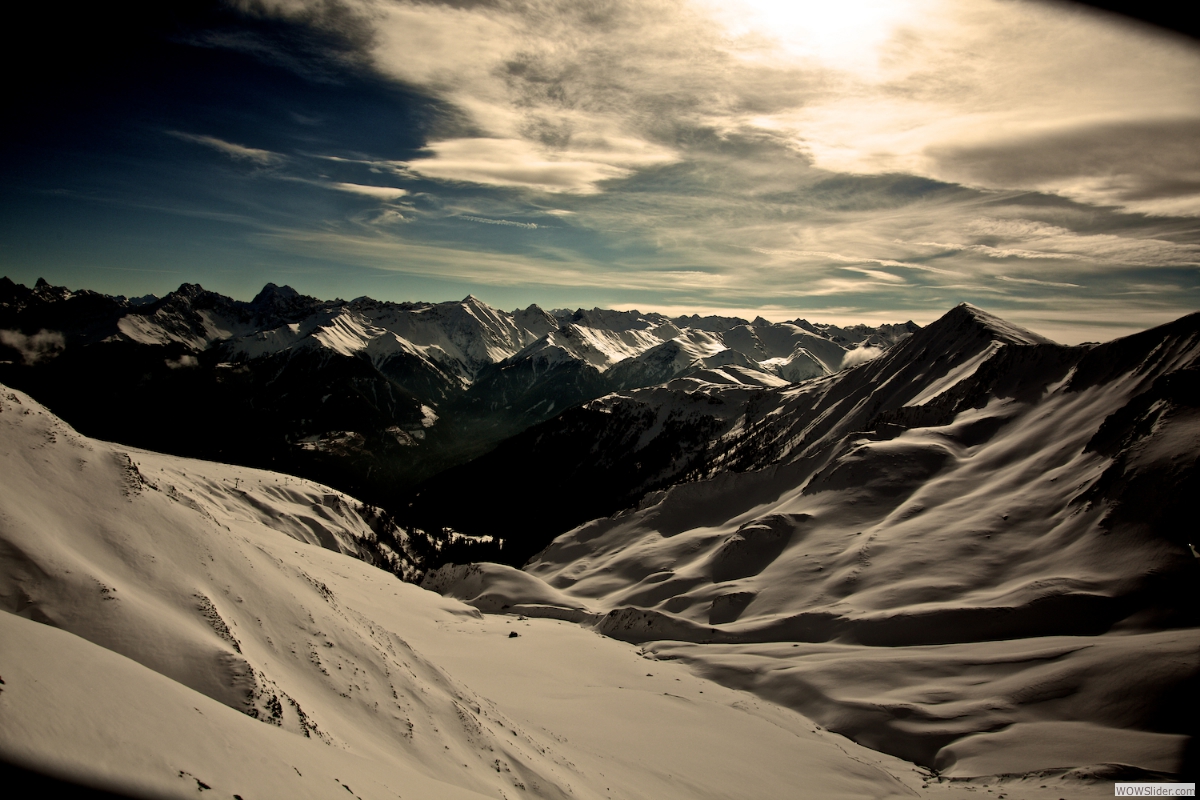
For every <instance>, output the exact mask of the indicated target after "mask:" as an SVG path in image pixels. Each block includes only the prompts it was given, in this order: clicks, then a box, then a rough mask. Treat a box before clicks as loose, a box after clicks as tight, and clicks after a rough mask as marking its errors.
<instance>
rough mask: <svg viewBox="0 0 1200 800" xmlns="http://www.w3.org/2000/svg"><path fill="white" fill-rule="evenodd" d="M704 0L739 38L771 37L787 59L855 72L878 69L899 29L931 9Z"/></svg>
mask: <svg viewBox="0 0 1200 800" xmlns="http://www.w3.org/2000/svg"><path fill="white" fill-rule="evenodd" d="M703 2H704V4H705V5H706V6H707V7H708V8H709V9H711V11H710V13H712V14H714V15H715V16H716V17H717V19H719V20H720V21H721V22H722V24H724V25H725V27H726V28H727V30H728V31H729V33H730V35H731V36H733V37H734V38H735V39H738V40H742V41H746V40H749V41H755V40H757V41H769V42H771V43H773V44H774V48H773V49H774V50H775V51H776V53H777V54H778V56H780V57H782V58H784V59H788V60H799V61H816V62H819V63H821V64H823V65H826V66H831V67H835V68H837V69H843V70H848V71H852V72H872V71H874V70H875V68H876V67H877V65H878V60H879V55H880V51H881V49H882V48H883V46H884V45H885V44H886V43H887V42H888V41H889V40H890V39H891V38H892V37H893V36H894V35H895V33H896V32H897V30H898V29H900V28H901V27H902V26H903V25H904V24H905V22H906V21H915V20H916V19H917V18H918V17H919V16H921V14H922V11H926V12H928V11H930V10H931V4H930V3H929V2H925V1H924V0H840V2H836V3H830V2H825V0H795V1H793V2H788V0H737V2H734V3H726V2H720V3H718V2H713V1H712V0H703ZM760 55H761V54H760Z"/></svg>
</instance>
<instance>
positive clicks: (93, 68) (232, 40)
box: [0, 0, 1200, 342]
mask: <svg viewBox="0 0 1200 800" xmlns="http://www.w3.org/2000/svg"><path fill="white" fill-rule="evenodd" d="M163 5H170V6H172V8H171V10H170V11H160V12H158V14H159V16H157V17H153V18H147V17H139V18H131V17H113V16H112V13H114V12H112V11H111V10H110V9H104V10H95V11H92V12H83V13H84V14H88V13H90V14H91V16H85V17H82V18H80V17H71V16H70V13H68V12H66V11H65V10H64V9H61V8H57V7H53V8H48V9H47V10H45V11H43V12H41V13H42V14H43V16H44V17H45V19H43V20H41V21H40V24H38V25H36V26H31V28H30V29H29V30H28V31H27V32H25V34H23V35H25V36H27V38H28V41H27V42H26V44H27V45H28V48H27V49H26V48H22V49H20V53H21V55H19V56H17V55H13V54H11V53H10V54H9V55H7V56H5V59H6V61H5V67H6V72H7V74H9V75H11V76H16V77H14V78H13V79H12V80H10V81H9V83H10V84H11V85H10V86H8V87H6V90H5V91H6V93H7V105H8V107H9V109H10V110H11V111H12V112H13V117H12V122H11V123H10V124H8V125H7V127H6V128H5V129H4V131H3V133H2V134H0V135H2V137H3V149H2V151H0V203H2V205H3V208H2V213H0V273H3V274H7V275H8V276H9V277H11V278H12V279H14V280H16V281H18V282H22V283H25V284H27V285H30V284H32V283H33V281H34V280H36V279H37V278H38V277H39V276H44V277H46V278H47V279H48V280H50V281H51V283H55V284H65V285H68V286H70V287H72V288H93V289H97V290H100V291H105V292H109V293H113V294H125V295H140V294H145V293H150V292H153V293H156V294H164V293H166V292H168V291H170V290H172V289H174V288H176V287H177V286H178V285H179V284H180V283H182V282H185V281H187V282H197V283H200V284H202V285H203V286H204V287H205V288H209V289H214V290H217V291H221V292H223V293H226V294H230V295H233V296H235V297H240V298H243V299H249V298H250V297H251V296H253V295H254V294H255V292H257V290H258V289H259V288H261V286H262V285H263V284H264V283H265V282H267V281H273V282H275V283H287V284H290V285H292V286H294V287H296V288H297V289H298V290H300V291H302V292H305V293H307V294H313V295H317V296H320V297H326V298H332V297H345V298H350V297H355V296H358V295H363V294H366V295H370V296H372V297H376V298H380V299H387V300H435V301H436V300H448V299H459V298H461V297H463V296H464V295H466V294H468V293H473V294H475V295H476V296H478V297H480V298H481V299H483V300H485V301H487V302H489V303H491V304H492V305H495V306H498V307H502V308H507V309H512V308H516V307H518V306H521V307H523V306H525V305H528V304H529V303H533V302H536V303H538V304H540V305H543V306H545V307H549V308H554V307H578V306H585V307H592V306H604V307H619V308H640V309H642V310H661V311H666V312H669V313H672V312H679V313H682V312H688V313H692V312H700V313H706V312H707V313H731V312H732V313H739V314H743V315H749V316H753V315H754V314H759V313H761V314H762V315H763V316H765V317H767V318H768V319H773V320H783V319H791V318H794V317H796V316H804V317H807V318H809V319H813V320H822V321H838V322H849V321H870V320H879V321H903V320H905V319H910V318H911V319H914V320H916V321H917V322H922V323H924V322H929V321H931V320H932V319H934V318H936V317H937V316H939V315H940V314H941V313H942V312H944V311H945V310H946V309H948V308H949V307H951V306H953V305H955V304H957V303H959V302H963V301H967V302H972V303H975V304H976V305H979V306H981V307H983V308H986V309H989V310H991V311H993V312H995V313H998V314H1000V315H1001V316H1004V317H1006V318H1009V319H1011V320H1013V321H1016V322H1020V323H1022V324H1025V325H1027V326H1029V327H1031V328H1033V329H1035V330H1038V331H1040V332H1042V333H1045V334H1047V335H1049V336H1051V337H1053V338H1056V339H1058V340H1060V341H1063V342H1078V341H1083V340H1088V339H1103V338H1112V337H1113V336H1117V335H1121V334H1124V333H1128V332H1130V331H1132V330H1135V329H1140V328H1143V327H1148V326H1150V325H1153V324H1157V323H1160V322H1164V321H1167V320H1169V319H1173V318H1175V317H1177V316H1180V315H1182V314H1185V313H1188V312H1190V311H1194V310H1196V309H1198V308H1200V279H1198V278H1200V269H1198V268H1200V44H1198V43H1197V41H1196V40H1194V39H1189V38H1186V37H1184V36H1182V35H1179V34H1174V33H1170V32H1167V31H1164V30H1160V29H1156V28H1151V27H1148V26H1143V25H1140V24H1136V23H1133V22H1127V21H1122V20H1121V18H1119V17H1116V16H1113V15H1108V14H1104V13H1102V12H1097V11H1095V10H1092V9H1089V8H1087V7H1085V6H1080V5H1075V4H1067V3H1056V2H1049V1H1048V0H1037V1H1034V0H837V2H831V0H815V1H812V2H809V1H808V0H789V1H788V2H772V0H478V1H476V0H446V1H445V2H439V0H421V1H419V2H407V1H406V0H233V1H232V2H228V3H220V2H211V0H210V1H206V0H181V1H180V2H178V3H173V4H163ZM118 13H120V12H118ZM26 53H35V54H36V55H26ZM64 69H65V70H66V71H65V72H63V70H64ZM59 75H66V77H58V76H59Z"/></svg>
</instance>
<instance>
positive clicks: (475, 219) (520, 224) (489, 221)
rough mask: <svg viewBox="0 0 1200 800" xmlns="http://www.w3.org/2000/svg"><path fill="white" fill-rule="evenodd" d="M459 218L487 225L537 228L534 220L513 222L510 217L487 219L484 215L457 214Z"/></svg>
mask: <svg viewBox="0 0 1200 800" xmlns="http://www.w3.org/2000/svg"><path fill="white" fill-rule="evenodd" d="M458 218H459V219H465V220H467V221H468V222H482V223H485V224H487V225H507V226H509V227H512V228H527V229H529V230H533V231H535V230H537V223H536V222H514V221H513V220H511V219H487V218H486V217H473V216H471V215H470V214H459V216H458Z"/></svg>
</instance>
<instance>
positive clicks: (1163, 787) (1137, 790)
mask: <svg viewBox="0 0 1200 800" xmlns="http://www.w3.org/2000/svg"><path fill="white" fill-rule="evenodd" d="M1113 787H1114V788H1115V789H1116V791H1115V792H1114V794H1115V795H1116V796H1117V797H1195V796H1196V784H1194V783H1115V784H1113Z"/></svg>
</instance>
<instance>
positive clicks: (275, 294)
mask: <svg viewBox="0 0 1200 800" xmlns="http://www.w3.org/2000/svg"><path fill="white" fill-rule="evenodd" d="M299 296H300V293H299V292H297V291H296V290H295V289H293V288H292V287H290V286H288V285H286V284H285V285H283V286H276V285H275V284H273V283H268V284H267V285H266V286H264V287H263V288H262V291H261V292H259V293H258V294H257V295H255V296H254V299H253V300H251V301H250V303H251V304H252V305H262V304H263V303H269V302H278V301H280V300H291V299H292V298H294V297H299Z"/></svg>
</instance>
